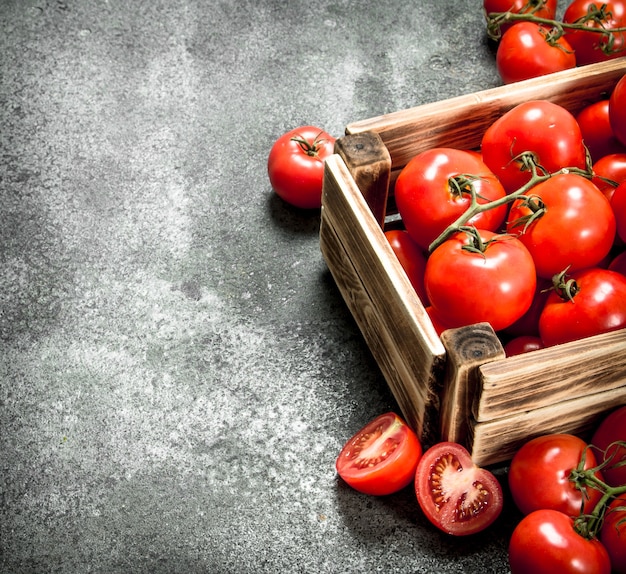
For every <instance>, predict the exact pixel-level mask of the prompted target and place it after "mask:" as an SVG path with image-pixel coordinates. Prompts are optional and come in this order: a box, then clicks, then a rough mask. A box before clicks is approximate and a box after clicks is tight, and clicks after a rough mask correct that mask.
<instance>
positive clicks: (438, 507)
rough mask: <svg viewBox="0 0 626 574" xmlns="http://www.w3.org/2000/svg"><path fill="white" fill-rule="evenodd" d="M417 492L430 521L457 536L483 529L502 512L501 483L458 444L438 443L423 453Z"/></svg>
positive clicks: (417, 480)
mask: <svg viewBox="0 0 626 574" xmlns="http://www.w3.org/2000/svg"><path fill="white" fill-rule="evenodd" d="M415 493H416V495H417V500H418V502H419V505H420V507H421V509H422V511H423V512H424V514H425V515H426V517H427V518H428V520H430V522H432V524H434V525H435V526H436V527H437V528H439V529H440V530H442V531H443V532H446V533H447V534H453V535H456V536H464V535H468V534H474V533H476V532H480V531H481V530H484V529H485V528H487V527H488V526H489V525H491V524H492V523H493V522H494V520H496V518H498V516H499V515H500V512H501V511H502V504H503V498H502V488H501V486H500V483H499V482H498V480H497V479H496V477H495V476H494V475H493V474H492V473H491V472H489V471H488V470H486V469H483V468H480V467H478V466H476V465H475V464H474V463H473V462H472V459H471V457H470V455H469V453H468V452H467V450H466V449H465V448H463V447H462V446H461V445H460V444H457V443H452V442H441V443H437V444H435V445H434V446H432V447H431V448H429V449H428V450H427V451H426V452H425V453H424V454H423V456H422V458H421V459H420V462H419V464H418V465H417V471H416V473H415Z"/></svg>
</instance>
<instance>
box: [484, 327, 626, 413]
mask: <svg viewBox="0 0 626 574" xmlns="http://www.w3.org/2000/svg"><path fill="white" fill-rule="evenodd" d="M480 378H481V380H482V385H481V387H482V388H481V392H480V393H479V394H477V395H475V402H474V405H473V415H474V418H475V419H476V420H477V421H478V422H482V421H488V420H494V419H499V418H502V417H510V416H511V415H514V414H516V413H522V412H525V411H528V410H532V409H537V408H540V407H542V406H544V405H550V404H554V403H557V402H562V401H567V400H569V399H572V398H577V397H589V396H591V395H593V394H595V393H602V392H604V391H608V390H613V389H616V390H617V392H618V393H619V392H621V394H622V396H623V398H624V402H625V403H626V329H621V330H619V331H613V332H611V333H605V334H602V335H596V336H594V337H588V338H586V339H582V340H580V341H572V342H571V343H566V344H564V345H557V346H555V347H550V348H546V349H541V350H539V351H534V352H532V353H528V354H526V355H519V356H516V357H509V358H507V359H504V360H501V361H495V362H492V363H488V364H485V365H482V366H481V367H480ZM620 389H621V390H620Z"/></svg>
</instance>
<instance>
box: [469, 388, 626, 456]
mask: <svg viewBox="0 0 626 574" xmlns="http://www.w3.org/2000/svg"><path fill="white" fill-rule="evenodd" d="M622 405H626V396H625V394H624V389H621V388H620V389H613V390H610V391H604V392H602V393H594V394H591V395H589V396H586V397H579V398H576V399H572V400H569V401H563V402H558V403H554V404H552V405H549V406H545V407H542V408H538V409H534V410H531V411H527V412H522V413H519V414H517V415H514V416H511V417H505V418H502V419H498V420H496V421H489V422H483V423H476V424H474V426H473V428H472V429H471V432H472V435H471V437H470V439H469V442H470V443H471V444H472V447H471V449H470V452H471V455H472V459H473V460H474V462H475V463H476V464H478V465H483V466H484V465H491V464H496V463H500V462H504V461H506V460H511V458H513V455H514V454H515V453H516V452H517V451H518V450H519V449H520V448H521V446H522V445H523V444H524V443H526V442H528V441H529V440H530V439H532V438H534V437H536V436H540V435H543V434H551V433H570V434H575V435H579V436H583V437H584V436H587V435H589V434H590V433H591V431H592V429H593V428H595V426H596V425H597V423H598V421H599V420H600V418H601V417H602V415H603V413H605V412H607V411H609V410H612V409H614V408H616V407H619V406H622Z"/></svg>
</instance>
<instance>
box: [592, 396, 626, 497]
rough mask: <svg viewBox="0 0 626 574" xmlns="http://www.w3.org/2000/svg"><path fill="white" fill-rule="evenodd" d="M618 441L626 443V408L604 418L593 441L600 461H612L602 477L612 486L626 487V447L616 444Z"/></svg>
mask: <svg viewBox="0 0 626 574" xmlns="http://www.w3.org/2000/svg"><path fill="white" fill-rule="evenodd" d="M617 441H621V442H624V443H626V406H623V407H620V408H618V409H616V410H614V411H613V412H612V413H610V414H609V415H608V416H607V417H606V418H604V419H603V421H602V422H601V423H600V425H599V426H598V428H597V429H596V431H595V433H594V434H593V437H592V439H591V444H592V445H593V446H594V447H595V448H596V449H597V450H595V452H596V456H597V458H598V460H599V461H604V460H609V461H610V462H609V463H608V464H607V466H605V467H604V468H603V469H602V476H604V480H605V482H606V483H607V484H609V485H611V486H621V485H626V446H622V445H619V444H614V443H616V442H617ZM620 465H621V466H620Z"/></svg>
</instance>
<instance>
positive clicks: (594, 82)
mask: <svg viewBox="0 0 626 574" xmlns="http://www.w3.org/2000/svg"><path fill="white" fill-rule="evenodd" d="M624 73H626V57H622V58H616V59H614V60H610V61H608V62H603V63H601V64H594V65H592V66H580V67H578V68H574V69H572V70H566V71H564V72H558V73H555V74H551V75H550V76H549V77H546V76H543V77H539V78H532V79H530V80H525V81H523V82H517V83H515V84H510V85H506V86H499V87H497V88H491V89H488V90H483V91H481V92H476V93H473V94H467V95H463V96H458V97H455V98H450V99H448V100H444V101H441V102H434V103H431V104H424V105H421V106H417V107H414V108H410V109H408V110H402V111H398V112H393V113H390V114H385V115H382V116H378V117H375V118H371V119H367V120H362V121H357V122H353V123H351V124H349V125H348V126H347V127H346V133H347V134H356V133H361V132H367V131H371V132H376V133H378V134H379V135H380V136H381V138H382V140H383V142H384V143H385V145H386V146H387V149H388V150H389V153H390V155H391V159H392V163H393V166H394V168H398V167H402V166H404V165H406V163H407V162H408V161H409V160H410V159H411V158H412V157H413V156H414V155H416V154H417V153H419V152H420V151H423V150H426V149H430V148H433V147H441V146H448V147H456V148H461V149H477V148H478V147H479V146H480V143H481V139H482V134H483V133H484V131H485V130H486V129H487V127H489V125H491V123H493V122H494V121H495V120H496V119H497V118H498V117H500V116H501V115H502V114H503V113H504V112H506V111H507V110H509V109H511V108H512V107H514V106H515V105H517V104H519V103H521V102H525V101H529V100H538V99H545V100H550V101H552V102H554V103H557V104H559V105H562V106H563V107H565V108H567V109H568V110H570V111H571V112H572V113H574V114H576V113H577V112H578V111H580V110H581V109H582V108H583V107H584V106H586V105H587V104H589V103H591V102H593V101H597V100H598V99H600V97H601V96H602V94H603V93H604V92H609V91H610V90H612V88H613V87H614V86H615V84H616V83H617V81H618V80H619V79H620V78H621V77H622V76H623V75H624Z"/></svg>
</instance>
